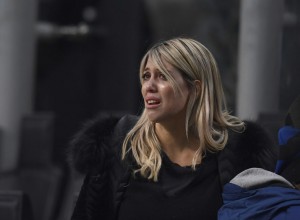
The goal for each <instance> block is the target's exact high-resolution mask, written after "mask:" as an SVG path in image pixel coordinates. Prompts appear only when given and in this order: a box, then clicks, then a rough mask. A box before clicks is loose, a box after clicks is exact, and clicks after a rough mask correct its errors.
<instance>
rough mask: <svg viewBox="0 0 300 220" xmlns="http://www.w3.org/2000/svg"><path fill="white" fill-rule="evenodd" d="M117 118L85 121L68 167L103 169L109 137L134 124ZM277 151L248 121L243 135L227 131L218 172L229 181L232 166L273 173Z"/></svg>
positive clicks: (85, 170) (130, 119)
mask: <svg viewBox="0 0 300 220" xmlns="http://www.w3.org/2000/svg"><path fill="white" fill-rule="evenodd" d="M119 118H120V117H113V116H111V115H103V114H101V115H99V116H98V117H97V118H96V119H94V120H91V121H89V122H87V123H86V124H85V125H84V126H83V128H82V129H81V130H80V131H79V132H78V133H77V134H76V135H75V137H74V139H73V140H72V142H71V144H70V148H69V158H70V161H71V166H72V167H73V168H75V170H77V171H78V172H80V173H88V172H91V171H93V170H97V171H98V172H99V170H101V169H104V167H105V161H106V160H105V159H106V158H107V157H108V156H109V155H110V154H111V153H112V152H111V148H112V146H111V144H112V143H111V141H112V140H111V139H112V138H111V137H112V135H113V137H114V138H113V139H115V137H116V129H115V128H116V127H118V129H117V130H118V132H119V134H118V135H117V136H120V133H121V134H126V133H127V131H128V130H129V129H130V128H131V127H132V126H133V124H135V122H136V121H137V117H136V116H128V117H125V119H124V118H122V119H121V120H119ZM118 132H117V133H118ZM113 141H114V140H113ZM276 149H277V148H276V147H275V143H274V141H273V140H272V139H271V138H270V136H269V135H268V134H267V133H266V131H265V130H264V129H263V128H262V127H261V126H259V125H258V124H256V123H253V122H249V121H247V122H246V131H245V132H243V133H241V134H240V133H236V132H233V131H230V132H229V140H228V143H227V145H226V147H225V149H224V150H223V151H221V152H219V154H220V156H219V163H222V167H221V168H220V172H222V173H223V174H224V175H225V176H227V177H226V178H231V176H232V175H234V173H232V170H233V169H232V168H233V167H234V168H238V169H235V170H244V169H246V168H250V167H263V168H265V169H268V170H272V169H274V166H275V162H276V159H277V150H276ZM104 158H105V159H104ZM265 158H271V159H269V160H265ZM272 158H273V159H272ZM227 165H228V166H227ZM272 171H273V170H272ZM226 173H227V174H228V175H227V174H226ZM226 178H225V179H226Z"/></svg>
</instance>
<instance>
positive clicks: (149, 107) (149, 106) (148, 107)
mask: <svg viewBox="0 0 300 220" xmlns="http://www.w3.org/2000/svg"><path fill="white" fill-rule="evenodd" d="M159 105H160V103H159V104H152V105H148V104H146V109H156V108H158V107H159Z"/></svg>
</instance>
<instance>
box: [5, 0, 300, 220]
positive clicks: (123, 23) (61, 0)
mask: <svg viewBox="0 0 300 220" xmlns="http://www.w3.org/2000/svg"><path fill="white" fill-rule="evenodd" d="M299 16H300V2H299V1H297V0H285V1H283V0H228V1H219V0H184V1H183V0H131V1H126V0H27V1H17V0H2V1H0V213H4V214H3V215H5V216H6V218H5V220H10V219H28V220H30V219H32V220H65V219H69V218H70V215H71V213H72V209H73V205H74V198H75V197H76V193H77V192H78V190H79V187H80V184H81V180H82V177H80V176H76V175H74V174H72V173H71V172H70V169H69V168H68V165H67V162H66V150H67V146H68V143H69V141H70V140H71V139H72V136H73V135H74V133H75V132H76V131H78V129H80V127H81V126H82V124H83V122H84V121H86V120H87V119H91V118H93V117H94V116H96V115H97V114H99V113H100V112H109V113H112V114H127V113H128V114H139V113H140V112H141V110H142V108H143V105H142V102H141V96H140V85H139V79H138V69H139V62H140V60H141V58H142V56H143V54H144V53H145V51H146V50H147V48H149V47H150V46H151V45H153V44H154V43H156V42H158V41H161V40H166V39H169V38H172V37H178V36H182V37H191V38H195V39H197V40H199V41H200V42H202V43H203V44H204V45H205V46H206V47H207V48H208V49H209V50H211V52H212V53H213V54H214V56H215V58H216V60H217V62H218V64H219V69H220V72H221V77H222V80H223V85H224V90H225V95H226V99H227V104H228V108H229V109H230V110H231V112H232V113H233V114H236V115H238V116H240V117H241V118H242V119H250V120H255V121H258V122H259V123H261V124H262V125H264V126H265V127H266V128H267V129H268V130H269V132H270V134H271V135H272V136H273V137H274V140H276V134H277V131H278V128H279V127H280V126H282V125H283V123H284V117H285V113H286V112H287V110H288V108H289V106H290V104H291V103H292V101H293V100H294V99H295V98H296V97H297V96H298V95H299V94H300V85H299V83H300V74H299V71H300V62H299V61H300V60H299V57H300V20H299V19H300V17H299ZM22 217H23V218H22ZM0 218H1V219H2V216H0Z"/></svg>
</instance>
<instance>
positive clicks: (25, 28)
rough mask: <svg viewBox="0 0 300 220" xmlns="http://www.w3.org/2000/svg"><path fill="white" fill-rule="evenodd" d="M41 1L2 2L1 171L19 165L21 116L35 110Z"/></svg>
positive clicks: (0, 39)
mask: <svg viewBox="0 0 300 220" xmlns="http://www.w3.org/2000/svg"><path fill="white" fill-rule="evenodd" d="M36 12H37V0H26V1H23V0H2V1H0V132H1V140H0V141H1V142H0V171H9V170H12V169H14V168H15V167H16V165H17V159H18V151H19V128H20V119H21V117H22V116H23V115H24V114H27V113H30V112H31V111H32V101H33V100H32V95H33V89H32V88H33V72H34V65H33V64H34V51H35V50H34V45H35V23H36V14H37V13H36Z"/></svg>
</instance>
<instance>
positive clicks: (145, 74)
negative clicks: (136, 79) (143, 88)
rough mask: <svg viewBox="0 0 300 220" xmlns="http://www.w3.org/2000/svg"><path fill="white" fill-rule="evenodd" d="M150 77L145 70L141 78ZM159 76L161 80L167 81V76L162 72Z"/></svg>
mask: <svg viewBox="0 0 300 220" xmlns="http://www.w3.org/2000/svg"><path fill="white" fill-rule="evenodd" d="M150 77H151V76H150V73H148V72H146V73H144V74H143V75H142V79H143V80H147V79H149V78H150ZM159 78H161V79H162V80H165V81H167V77H166V76H165V75H164V74H162V73H160V74H159Z"/></svg>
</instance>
